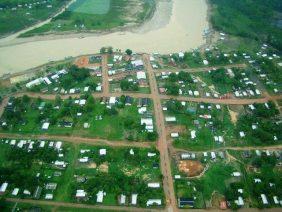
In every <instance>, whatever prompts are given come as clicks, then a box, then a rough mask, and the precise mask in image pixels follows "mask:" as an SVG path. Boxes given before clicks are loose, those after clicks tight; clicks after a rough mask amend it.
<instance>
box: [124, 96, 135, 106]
mask: <svg viewBox="0 0 282 212" xmlns="http://www.w3.org/2000/svg"><path fill="white" fill-rule="evenodd" d="M132 102H133V99H132V98H131V97H130V96H126V97H125V105H127V106H130V105H132Z"/></svg>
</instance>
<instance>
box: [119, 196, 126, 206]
mask: <svg viewBox="0 0 282 212" xmlns="http://www.w3.org/2000/svg"><path fill="white" fill-rule="evenodd" d="M125 202H126V196H125V195H124V194H121V195H120V200H119V203H120V204H121V205H124V204H125Z"/></svg>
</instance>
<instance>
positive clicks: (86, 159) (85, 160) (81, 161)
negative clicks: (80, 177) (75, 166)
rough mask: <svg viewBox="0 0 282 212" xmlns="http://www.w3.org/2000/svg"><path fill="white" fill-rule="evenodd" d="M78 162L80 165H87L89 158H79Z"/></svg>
mask: <svg viewBox="0 0 282 212" xmlns="http://www.w3.org/2000/svg"><path fill="white" fill-rule="evenodd" d="M78 161H79V162H80V163H88V161H89V158H88V157H83V158H79V159H78Z"/></svg>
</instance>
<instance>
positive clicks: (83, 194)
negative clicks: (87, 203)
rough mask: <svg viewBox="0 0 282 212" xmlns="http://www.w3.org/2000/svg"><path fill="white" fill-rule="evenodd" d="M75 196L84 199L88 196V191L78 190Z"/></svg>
mask: <svg viewBox="0 0 282 212" xmlns="http://www.w3.org/2000/svg"><path fill="white" fill-rule="evenodd" d="M75 197H76V198H78V199H83V198H85V197H86V192H85V191H84V190H76V194H75Z"/></svg>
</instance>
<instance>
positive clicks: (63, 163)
mask: <svg viewBox="0 0 282 212" xmlns="http://www.w3.org/2000/svg"><path fill="white" fill-rule="evenodd" d="M54 164H55V166H57V167H61V168H66V166H67V164H66V163H65V162H64V161H58V160H56V161H55V163H54Z"/></svg>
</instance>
